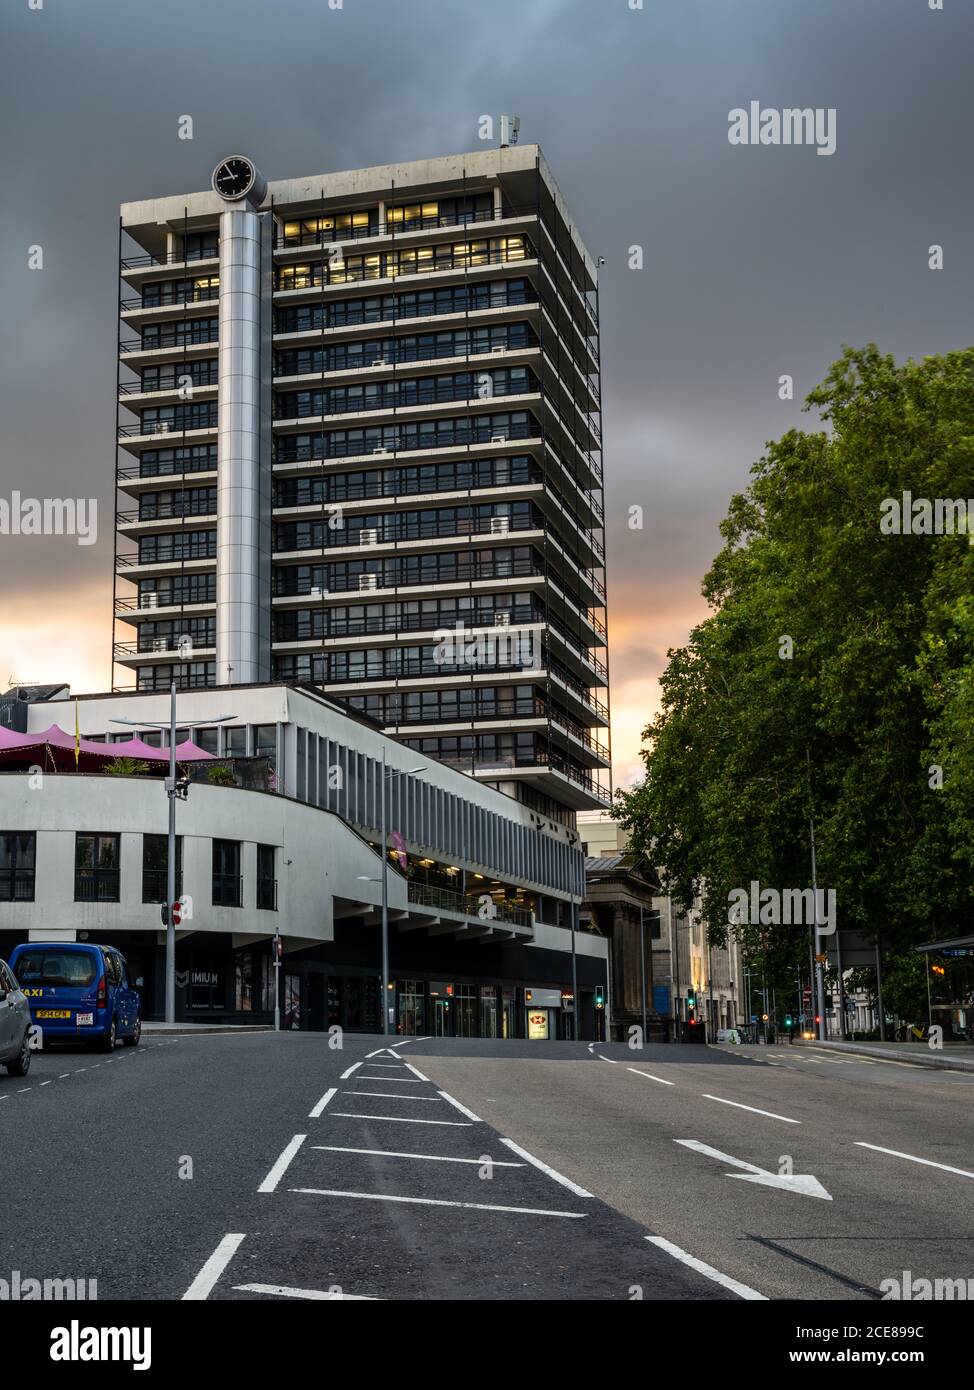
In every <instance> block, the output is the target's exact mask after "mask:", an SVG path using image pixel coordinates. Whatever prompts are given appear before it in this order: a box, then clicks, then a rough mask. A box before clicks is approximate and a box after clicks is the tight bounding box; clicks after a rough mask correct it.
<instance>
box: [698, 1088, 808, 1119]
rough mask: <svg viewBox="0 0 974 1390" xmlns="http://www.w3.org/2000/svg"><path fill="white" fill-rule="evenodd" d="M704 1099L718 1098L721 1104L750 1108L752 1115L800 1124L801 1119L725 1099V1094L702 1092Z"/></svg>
mask: <svg viewBox="0 0 974 1390" xmlns="http://www.w3.org/2000/svg"><path fill="white" fill-rule="evenodd" d="M702 1095H703V1098H704V1100H716V1101H719V1102H720V1104H721V1105H733V1106H734V1108H735V1110H750V1112H751V1114H752V1115H767V1117H768V1119H769V1120H784V1122H785V1124H786V1125H800V1124H801V1120H791V1119H789V1118H788V1116H787V1115H776V1114H775V1113H774V1111H773V1110H758V1108H757V1106H754V1105H742V1104H741V1102H740V1101H739V1100H725V1099H724V1097H723V1096H710V1095H708V1094H707V1092H706V1091H704V1092H702Z"/></svg>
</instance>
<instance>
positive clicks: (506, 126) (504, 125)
mask: <svg viewBox="0 0 974 1390" xmlns="http://www.w3.org/2000/svg"><path fill="white" fill-rule="evenodd" d="M520 129H521V117H520V116H501V149H502V150H506V149H507V147H508V145H516V144H517V137H518V133H519V132H520Z"/></svg>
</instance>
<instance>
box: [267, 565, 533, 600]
mask: <svg viewBox="0 0 974 1390" xmlns="http://www.w3.org/2000/svg"><path fill="white" fill-rule="evenodd" d="M285 574H286V571H284V570H281V569H278V570H276V571H275V577H277V576H281V578H280V579H279V580H278V582H277V585H276V587H275V589H274V597H275V598H309V597H313V598H315V599H320V598H323V597H324V594H325V593H326V592H328V593H333V594H344V593H354V594H358V595H360V596H361V597H362V598H365V599H367V598H368V596H369V595H370V594H372V593H376V592H382V591H383V584H382V581H383V579H384V578H385V576H384V575H382V574H376V576H375V577H376V588H375V589H363V588H362V586H361V584H360V583H359V579H360V576H359V574H357V573H356V574H351V575H333V576H331V579H330V582H329V585H328V589H327V590H325V589H324V588H323V586H322V584H321V581H316V580H314V579H312V578H310V577H302V578H297V577H295V578H293V579H291V577H290V576H288V580H289V583H288V587H285V583H284V576H285ZM543 575H544V571H543V569H542V568H541V567H540V565H538V564H536V563H534V562H532V561H531V560H510V561H508V562H506V563H505V564H504V565H502V566H500V567H498V568H496V569H495V568H494V567H493V566H489V567H486V568H481V567H480V566H478V565H475V564H474V563H473V562H470V563H467V564H463V563H461V564H457V565H451V566H449V567H446V566H444V567H443V568H441V569H440V570H439V571H438V572H437V574H436V575H435V576H434V577H433V578H432V579H431V578H429V577H428V576H425V575H424V577H423V580H422V581H420V580H419V579H418V578H417V579H414V580H410V579H408V578H406V579H403V578H398V577H397V578H395V579H393V580H391V582H390V584H389V586H388V587H389V588H390V589H395V588H410V587H420V584H422V587H424V588H428V587H429V586H430V585H431V584H459V583H474V582H476V581H478V580H480V581H483V582H485V583H491V582H493V581H494V580H497V579H518V578H522V577H525V576H534V577H536V578H542V577H543ZM313 589H319V590H321V592H319V593H317V594H312V592H311V591H312V590H313Z"/></svg>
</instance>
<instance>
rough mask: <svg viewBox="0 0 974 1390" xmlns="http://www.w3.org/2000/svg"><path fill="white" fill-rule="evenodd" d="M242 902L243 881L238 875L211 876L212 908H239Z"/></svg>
mask: <svg viewBox="0 0 974 1390" xmlns="http://www.w3.org/2000/svg"><path fill="white" fill-rule="evenodd" d="M242 902H243V879H242V877H241V876H240V874H214V875H213V906H214V907H240V905H241V903H242Z"/></svg>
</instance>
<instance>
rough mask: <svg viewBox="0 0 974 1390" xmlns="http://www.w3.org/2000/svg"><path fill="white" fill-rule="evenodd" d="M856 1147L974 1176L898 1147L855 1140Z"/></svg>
mask: <svg viewBox="0 0 974 1390" xmlns="http://www.w3.org/2000/svg"><path fill="white" fill-rule="evenodd" d="M856 1148H859V1149H875V1151H876V1153H880V1154H892V1156H893V1157H894V1158H906V1159H909V1161H910V1162H911V1163H922V1164H923V1166H924V1167H925V1168H940V1169H942V1170H943V1171H944V1172H945V1173H957V1174H959V1176H960V1177H962V1178H974V1173H971V1172H969V1171H968V1170H967V1169H966V1168H952V1167H951V1166H950V1164H949V1163H934V1161H933V1159H932V1158H917V1156H916V1154H904V1153H900V1151H899V1149H883V1148H881V1147H880V1146H879V1144H864V1143H863V1142H862V1141H861V1140H857V1141H856Z"/></svg>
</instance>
